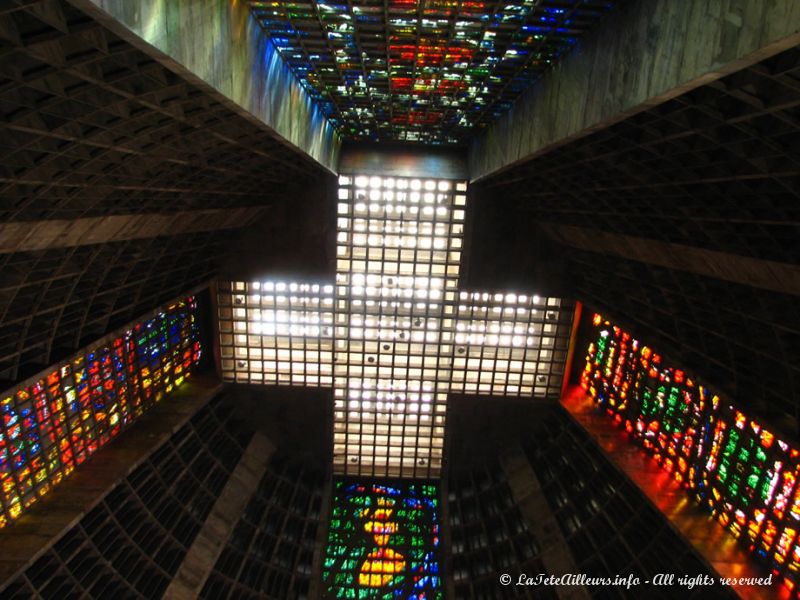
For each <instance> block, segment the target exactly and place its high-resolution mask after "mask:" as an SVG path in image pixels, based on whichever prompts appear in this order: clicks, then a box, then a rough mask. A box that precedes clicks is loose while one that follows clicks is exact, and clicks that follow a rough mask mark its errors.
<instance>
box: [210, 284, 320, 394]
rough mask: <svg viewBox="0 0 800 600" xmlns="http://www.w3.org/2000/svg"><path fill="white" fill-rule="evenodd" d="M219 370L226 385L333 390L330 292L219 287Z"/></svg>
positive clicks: (284, 286)
mask: <svg viewBox="0 0 800 600" xmlns="http://www.w3.org/2000/svg"><path fill="white" fill-rule="evenodd" d="M218 289H219V295H218V303H219V333H220V342H221V343H220V352H221V363H222V370H223V372H224V373H226V378H227V379H228V380H229V381H235V382H238V383H260V384H264V385H305V386H314V387H319V386H322V387H330V386H331V385H333V286H332V285H318V284H307V283H287V282H282V281H278V282H275V281H267V282H263V283H262V282H259V281H256V282H253V283H243V282H235V283H228V282H222V283H220V284H219V288H218Z"/></svg>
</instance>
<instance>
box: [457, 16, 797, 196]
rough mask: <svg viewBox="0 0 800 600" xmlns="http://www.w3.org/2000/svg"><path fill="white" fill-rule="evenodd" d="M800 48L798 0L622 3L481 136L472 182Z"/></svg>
mask: <svg viewBox="0 0 800 600" xmlns="http://www.w3.org/2000/svg"><path fill="white" fill-rule="evenodd" d="M623 32H624V33H623ZM798 43H800V2H797V1H796V0H685V1H682V2H674V1H672V0H653V1H649V0H648V1H643V2H628V3H625V4H624V5H623V6H622V7H621V8H620V10H619V11H618V12H617V13H615V14H611V15H609V16H608V17H607V18H606V20H605V21H604V22H603V23H601V24H600V26H599V27H598V28H597V30H596V31H595V32H594V33H592V34H590V35H589V36H588V37H587V38H586V39H585V41H584V42H582V44H581V46H579V47H578V48H576V49H575V50H574V51H573V52H572V53H571V54H570V55H569V56H568V57H567V58H565V59H564V61H562V62H561V63H559V64H558V65H556V66H555V67H554V68H553V70H552V71H551V72H550V73H548V74H547V75H545V76H544V77H542V79H541V80H540V81H538V82H536V83H535V84H534V85H533V86H532V87H531V88H530V89H529V90H528V91H527V92H526V93H525V94H524V95H523V96H522V97H521V98H520V99H519V100H517V102H516V104H515V105H514V107H513V108H512V109H511V110H510V111H509V112H507V113H506V114H505V115H503V116H502V117H501V118H500V119H498V120H497V121H496V122H495V123H494V125H492V126H490V127H488V128H487V129H486V130H485V131H484V132H483V133H482V134H481V135H480V136H479V137H478V138H476V140H475V141H474V142H473V144H472V147H471V148H470V176H471V178H472V179H473V180H477V179H481V178H482V177H485V176H487V175H489V174H491V173H493V172H494V171H497V170H499V169H503V168H505V167H509V166H511V165H513V164H515V163H518V162H521V161H522V160H525V159H527V158H530V157H532V156H534V155H536V154H539V153H542V152H544V151H546V150H547V149H548V148H550V147H552V146H554V145H558V144H561V143H564V142H566V141H569V140H571V139H574V138H577V137H580V136H583V135H586V134H589V133H591V132H592V131H596V130H598V129H601V128H603V127H606V126H608V125H610V124H612V123H615V122H617V121H620V120H622V119H623V118H625V117H627V116H630V115H632V114H634V113H636V112H639V111H642V110H645V109H647V108H649V107H651V106H655V105H657V104H660V103H662V102H664V101H665V100H668V99H670V98H674V97H675V96H677V95H679V94H682V93H684V92H686V91H688V90H690V89H693V88H695V87H698V86H700V85H703V84H706V83H709V82H711V81H713V80H716V79H719V78H720V77H722V76H724V75H726V74H729V73H732V72H734V71H737V70H739V69H741V68H743V67H746V66H748V65H750V64H753V63H755V62H758V61H759V60H763V59H764V58H767V57H769V56H772V55H774V54H777V53H778V52H780V51H782V50H785V49H787V48H790V47H792V46H794V45H796V44H798Z"/></svg>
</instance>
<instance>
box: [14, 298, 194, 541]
mask: <svg viewBox="0 0 800 600" xmlns="http://www.w3.org/2000/svg"><path fill="white" fill-rule="evenodd" d="M195 309H196V303H195V299H194V298H193V297H189V298H186V299H184V300H180V301H178V302H176V303H174V304H171V305H169V306H168V307H166V308H165V309H164V310H163V311H162V312H160V313H159V314H158V315H156V316H155V317H153V318H152V319H148V320H146V321H143V322H141V323H138V324H136V325H134V326H133V327H131V328H130V329H128V330H126V331H124V332H123V333H121V334H120V335H119V337H116V338H114V339H112V340H111V341H109V342H107V343H105V344H103V345H101V346H99V347H95V348H93V349H91V350H86V351H83V352H81V353H79V354H78V355H77V356H75V357H74V358H73V359H72V360H70V361H67V362H65V363H63V364H61V365H60V366H59V367H57V368H55V369H53V370H52V371H50V372H46V373H43V374H41V375H40V376H39V377H38V380H36V381H35V382H34V383H32V384H30V385H24V386H20V387H18V388H16V389H12V390H10V391H8V392H7V393H6V394H4V395H3V396H2V397H0V502H1V503H2V505H1V506H0V527H4V526H5V525H7V524H8V523H9V522H10V521H11V520H13V519H16V518H17V517H18V516H19V515H20V514H21V513H22V512H23V511H24V510H25V509H26V508H28V507H29V506H31V505H32V504H34V503H35V502H36V501H37V500H38V499H39V498H40V497H42V496H44V495H46V494H47V493H48V492H49V491H50V490H51V489H52V487H53V486H54V485H56V484H58V483H59V482H60V481H61V480H62V479H63V478H64V477H66V476H67V475H69V474H70V473H71V472H72V471H73V470H74V469H75V468H76V467H77V466H78V465H80V464H81V463H83V462H84V461H85V460H86V459H88V458H89V457H90V456H91V455H92V454H93V453H94V452H95V451H96V450H97V449H98V448H100V447H102V446H104V445H105V444H107V443H108V442H109V441H111V440H112V439H114V438H115V437H116V436H117V435H119V433H120V432H121V431H122V430H123V429H124V428H125V427H127V426H128V425H129V424H130V423H132V422H133V421H135V420H136V419H137V418H139V417H140V416H141V415H142V414H144V412H145V411H147V410H148V409H149V408H151V407H152V406H153V405H154V404H155V403H156V402H158V401H160V400H161V399H162V398H163V397H164V396H165V395H166V394H169V393H170V392H172V391H173V390H174V389H175V388H176V387H178V386H179V385H181V384H182V383H183V382H184V380H185V379H186V378H188V377H189V376H190V374H191V372H192V369H193V368H194V366H195V365H196V364H197V362H198V361H199V360H200V342H199V339H198V338H199V334H198V331H197V326H196V324H195V316H194V311H195Z"/></svg>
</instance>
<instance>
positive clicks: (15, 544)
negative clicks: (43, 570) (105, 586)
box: [0, 375, 222, 595]
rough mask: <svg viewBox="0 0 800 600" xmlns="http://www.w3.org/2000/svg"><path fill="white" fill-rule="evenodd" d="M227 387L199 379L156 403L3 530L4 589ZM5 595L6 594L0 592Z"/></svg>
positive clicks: (0, 581)
mask: <svg viewBox="0 0 800 600" xmlns="http://www.w3.org/2000/svg"><path fill="white" fill-rule="evenodd" d="M221 389H222V384H221V383H220V382H219V380H217V379H216V377H210V376H202V375H195V376H194V377H192V378H191V379H190V380H188V381H187V382H186V383H184V384H183V385H182V386H181V387H180V388H178V389H177V390H176V391H175V392H174V393H173V394H172V395H171V396H170V397H169V398H168V399H167V400H164V401H163V402H159V403H158V404H156V405H155V406H154V407H153V408H152V409H151V410H150V411H149V412H147V414H145V415H143V416H142V417H141V418H140V419H139V420H138V421H137V423H136V426H135V427H132V428H131V429H129V430H127V431H125V432H124V433H122V434H121V435H120V436H119V438H117V439H116V440H114V442H113V443H111V444H109V445H108V446H106V447H104V448H102V449H101V450H99V451H98V452H97V453H96V454H95V455H94V456H93V457H92V459H91V460H89V461H87V462H86V463H85V464H83V465H82V466H81V468H80V469H76V470H75V472H74V473H72V475H70V477H69V478H67V479H66V480H64V481H63V482H61V483H60V484H59V485H58V486H57V487H56V488H54V489H53V491H52V492H50V493H49V494H48V495H47V496H45V497H44V498H43V499H42V500H40V501H39V502H38V503H37V504H36V505H35V506H33V507H32V508H31V509H29V510H28V511H26V512H25V514H23V515H22V516H20V518H19V519H18V520H17V521H15V522H14V524H13V525H10V526H8V527H5V528H4V529H2V530H0V590H1V589H2V587H3V585H4V584H5V583H7V582H8V581H10V580H11V579H13V578H14V577H16V576H17V575H19V573H21V572H22V571H23V570H25V569H26V568H28V566H30V565H31V564H32V563H33V561H34V560H36V559H37V558H38V557H39V556H41V554H43V553H44V552H45V551H46V550H47V549H48V548H49V547H50V546H52V545H53V544H54V543H56V542H57V541H58V540H59V538H60V537H61V536H62V535H64V534H65V533H66V532H67V531H68V530H69V529H70V528H72V527H73V526H74V525H75V524H76V523H78V522H79V521H80V519H81V518H82V517H83V516H84V515H85V514H86V513H88V512H89V511H90V510H92V508H94V507H95V506H96V505H97V504H98V503H99V502H100V501H101V500H102V499H103V497H104V496H105V495H106V492H108V491H109V490H110V489H111V488H112V487H114V486H115V485H117V484H118V483H119V482H120V481H122V480H123V479H124V478H125V477H127V476H128V475H129V474H130V473H131V472H132V471H133V470H134V469H135V468H136V467H137V466H138V465H139V464H141V463H142V462H143V461H144V460H145V459H146V458H147V457H148V456H149V455H150V454H151V453H152V452H153V451H154V450H155V449H156V448H158V447H159V446H161V444H163V443H164V442H165V441H167V440H168V439H169V438H170V437H171V436H172V435H173V434H174V433H175V432H176V431H178V429H180V428H181V427H182V426H183V424H184V423H186V422H187V421H188V420H189V419H190V418H191V417H192V416H193V415H194V414H195V413H196V412H197V411H198V410H199V409H200V408H202V407H203V406H204V405H205V404H206V403H207V402H208V401H209V400H210V399H211V398H212V397H213V396H214V395H215V394H216V393H217V392H219V390H221ZM0 595H1V594H0Z"/></svg>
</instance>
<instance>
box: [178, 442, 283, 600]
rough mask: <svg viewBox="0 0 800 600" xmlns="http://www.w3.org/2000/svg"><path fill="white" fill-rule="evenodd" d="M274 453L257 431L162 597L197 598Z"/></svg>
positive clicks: (271, 444) (268, 443)
mask: <svg viewBox="0 0 800 600" xmlns="http://www.w3.org/2000/svg"><path fill="white" fill-rule="evenodd" d="M274 452H275V445H274V444H273V443H272V442H271V441H270V440H269V439H268V438H267V437H266V436H264V435H263V434H261V433H258V432H257V433H255V434H254V435H253V437H252V438H251V439H250V443H249V444H248V445H247V448H245V451H244V453H243V454H242V457H241V458H240V459H239V463H238V464H237V465H236V468H235V469H234V470H233V472H232V473H231V476H230V478H229V479H228V482H227V483H226V484H225V487H224V488H222V493H220V495H219V498H217V501H216V503H215V504H214V507H213V508H212V509H211V512H210V513H209V515H208V518H207V519H206V521H205V523H203V527H202V528H201V529H200V532H199V533H198V534H197V537H196V538H195V539H194V542H193V543H192V545H191V547H190V548H189V550H188V551H187V553H186V556H185V557H184V559H183V562H182V563H181V565H180V567H178V571H177V572H176V573H175V576H174V577H173V579H172V582H171V583H170V584H169V587H168V588H167V591H166V592H164V598H166V599H168V600H184V599H185V600H191V599H192V598H197V597H199V595H200V591H201V590H202V589H203V586H204V585H205V583H206V580H207V579H208V576H209V575H210V574H211V571H212V570H213V569H214V565H215V564H216V563H217V559H218V558H219V555H220V554H221V553H222V549H223V548H224V547H225V542H227V541H228V538H229V537H230V536H231V533H232V532H233V528H234V526H235V525H236V523H238V522H239V519H240V518H241V516H242V514H244V510H245V508H246V507H247V504H248V502H250V498H252V496H253V494H254V493H255V491H256V489H257V488H258V484H259V483H260V482H261V478H262V477H263V476H264V473H265V472H266V470H267V463H269V459H270V458H271V457H272V455H273V453H274Z"/></svg>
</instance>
